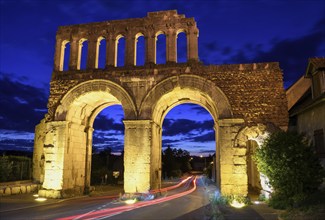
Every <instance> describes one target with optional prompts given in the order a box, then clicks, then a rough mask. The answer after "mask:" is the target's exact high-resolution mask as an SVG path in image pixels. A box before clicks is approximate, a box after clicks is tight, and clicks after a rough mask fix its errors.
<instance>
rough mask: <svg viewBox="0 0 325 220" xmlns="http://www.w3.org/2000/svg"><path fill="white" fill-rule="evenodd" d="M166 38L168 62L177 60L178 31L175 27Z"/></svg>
mask: <svg viewBox="0 0 325 220" xmlns="http://www.w3.org/2000/svg"><path fill="white" fill-rule="evenodd" d="M166 37H167V39H166V56H167V57H166V62H173V63H176V62H177V55H176V50H177V47H176V32H175V30H174V29H170V30H169V31H168V34H167V36H166Z"/></svg>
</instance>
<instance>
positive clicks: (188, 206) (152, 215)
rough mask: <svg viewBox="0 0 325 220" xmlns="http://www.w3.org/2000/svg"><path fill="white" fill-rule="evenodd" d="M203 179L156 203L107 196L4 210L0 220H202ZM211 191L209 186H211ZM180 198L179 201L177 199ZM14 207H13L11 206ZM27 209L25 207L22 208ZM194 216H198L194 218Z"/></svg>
mask: <svg viewBox="0 0 325 220" xmlns="http://www.w3.org/2000/svg"><path fill="white" fill-rule="evenodd" d="M203 182H204V181H203V178H202V177H199V178H198V179H197V180H196V183H197V184H196V185H197V187H196V188H195V185H194V184H193V183H190V181H187V182H186V183H184V184H182V185H181V187H179V188H176V189H170V190H169V191H168V192H167V193H166V192H163V193H162V195H163V196H161V197H158V198H157V199H155V200H150V201H142V202H137V203H135V204H133V205H125V203H124V202H120V201H117V200H113V199H109V198H107V197H82V198H78V199H70V200H55V201H53V202H51V203H47V204H44V205H37V206H32V207H28V208H19V209H18V208H17V209H14V208H13V209H12V210H11V211H4V209H3V206H2V207H1V212H0V217H1V219H90V218H94V219H99V218H101V219H189V216H191V218H190V219H202V218H203V216H204V215H205V214H206V213H205V210H204V207H205V206H206V205H207V204H208V203H209V199H208V197H209V195H208V194H209V193H213V190H211V191H209V187H206V185H204V183H203ZM210 188H211V187H210ZM177 197H179V198H177ZM12 207H14V204H13V206H12ZM25 207H27V206H25ZM195 216H197V217H195Z"/></svg>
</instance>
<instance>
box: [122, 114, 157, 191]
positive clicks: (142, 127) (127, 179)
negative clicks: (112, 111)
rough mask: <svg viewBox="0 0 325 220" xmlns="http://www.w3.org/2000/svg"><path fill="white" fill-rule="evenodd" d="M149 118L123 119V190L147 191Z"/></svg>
mask: <svg viewBox="0 0 325 220" xmlns="http://www.w3.org/2000/svg"><path fill="white" fill-rule="evenodd" d="M151 123H152V122H151V120H124V125H125V136H124V191H125V193H136V192H140V193H143V192H147V191H148V190H150V188H151V186H150V183H151V181H150V179H151V165H152V164H151V144H152V140H151V139H152V124H151Z"/></svg>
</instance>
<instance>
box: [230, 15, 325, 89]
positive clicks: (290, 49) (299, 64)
mask: <svg viewBox="0 0 325 220" xmlns="http://www.w3.org/2000/svg"><path fill="white" fill-rule="evenodd" d="M324 20H325V19H322V20H321V21H319V22H318V23H317V24H316V25H315V28H314V30H317V31H315V32H311V33H310V34H307V35H305V36H302V37H300V38H295V39H284V40H278V39H273V40H272V41H271V42H270V43H271V45H272V47H271V48H270V49H269V50H267V51H264V50H262V47H261V45H251V44H247V45H246V46H245V48H243V49H240V50H238V51H237V52H236V54H233V55H232V56H231V57H230V58H229V59H228V60H226V63H252V62H280V67H281V68H282V69H283V72H284V81H285V86H286V87H288V86H289V85H290V84H292V83H293V82H295V81H296V80H297V79H298V78H299V77H300V76H302V75H303V74H304V73H305V70H306V67H307V63H308V58H310V57H317V56H325V51H324V48H325V31H324V29H320V27H321V26H322V25H323V27H322V28H324ZM320 50H323V51H320ZM250 53H251V54H250Z"/></svg>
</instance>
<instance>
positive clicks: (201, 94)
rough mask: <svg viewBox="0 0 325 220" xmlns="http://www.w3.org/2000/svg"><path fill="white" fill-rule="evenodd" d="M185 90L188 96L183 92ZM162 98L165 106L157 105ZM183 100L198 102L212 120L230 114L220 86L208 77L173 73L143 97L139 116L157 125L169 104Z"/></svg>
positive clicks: (226, 116) (231, 114) (175, 103)
mask: <svg viewBox="0 0 325 220" xmlns="http://www.w3.org/2000/svg"><path fill="white" fill-rule="evenodd" d="M189 91H190V92H191V95H190V94H187V93H186V92H189ZM176 93H177V95H176ZM195 93H197V94H195ZM173 94H175V95H173ZM190 96H191V97H190ZM165 101H167V102H166V104H167V105H161V107H160V106H159V104H161V103H162V102H165ZM185 102H193V103H197V104H199V103H201V105H202V106H203V107H204V108H206V109H207V110H208V111H209V112H210V113H211V115H212V116H213V117H214V119H215V120H217V119H219V118H232V117H233V113H232V110H231V106H230V104H229V101H228V98H227V96H226V95H225V94H224V93H223V92H222V91H221V89H220V88H218V87H217V86H216V85H215V84H214V83H213V82H211V81H210V80H208V79H206V78H202V77H200V76H196V75H180V76H173V77H169V78H167V79H165V80H163V81H162V82H160V83H158V84H157V85H156V86H155V87H154V88H153V89H152V90H151V91H150V92H149V93H148V94H147V96H146V97H145V98H144V101H143V102H142V104H141V106H140V109H139V117H140V118H141V119H146V118H152V119H153V120H154V121H155V122H156V123H158V124H159V123H160V122H161V121H162V119H163V117H164V116H165V115H166V114H167V112H168V111H167V110H168V109H169V108H170V107H171V106H175V105H177V103H179V104H180V103H185Z"/></svg>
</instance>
